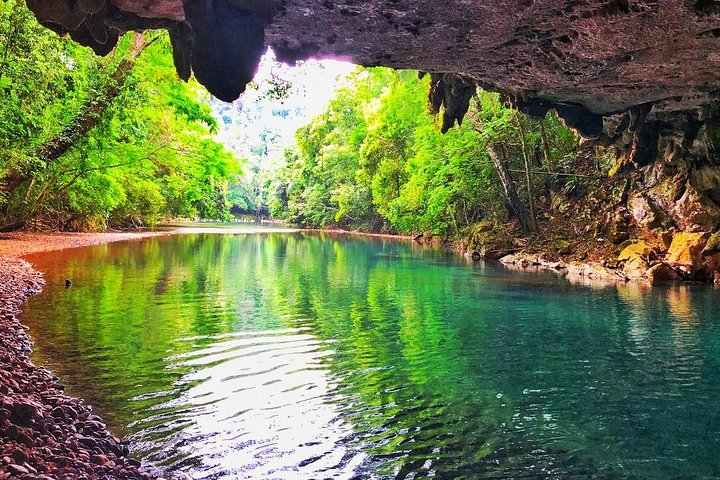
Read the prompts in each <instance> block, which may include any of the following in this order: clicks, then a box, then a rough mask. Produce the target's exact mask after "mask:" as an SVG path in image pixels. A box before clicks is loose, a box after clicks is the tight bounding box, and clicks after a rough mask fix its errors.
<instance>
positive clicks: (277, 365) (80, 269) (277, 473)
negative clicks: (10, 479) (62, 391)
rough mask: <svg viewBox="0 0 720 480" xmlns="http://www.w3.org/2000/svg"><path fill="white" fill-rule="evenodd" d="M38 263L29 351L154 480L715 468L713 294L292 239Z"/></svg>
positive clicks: (176, 241) (233, 238) (719, 419)
mask: <svg viewBox="0 0 720 480" xmlns="http://www.w3.org/2000/svg"><path fill="white" fill-rule="evenodd" d="M32 261H33V262H34V263H35V264H36V266H37V268H39V269H40V270H41V271H44V272H46V278H47V280H48V285H47V287H46V288H45V290H44V292H43V293H42V294H41V295H40V296H38V297H36V298H34V299H32V300H31V301H30V302H29V305H28V306H27V308H26V312H25V318H24V321H25V322H26V323H27V324H29V325H30V327H31V330H30V331H31V335H32V337H33V340H34V341H35V342H36V344H35V361H36V362H39V363H41V364H43V365H46V366H48V367H49V368H51V369H52V370H53V372H54V373H56V374H57V375H59V376H60V377H61V379H62V380H63V381H64V382H65V384H66V385H67V386H68V391H69V392H70V393H72V394H75V395H78V396H80V397H83V398H85V399H87V400H88V401H89V402H91V403H92V404H93V405H94V406H95V409H96V411H98V412H99V413H101V414H102V415H103V417H104V418H105V419H106V421H107V422H108V423H109V424H110V426H111V428H112V429H113V431H114V432H115V433H116V434H120V435H129V438H130V439H131V441H132V450H133V452H134V454H135V455H136V456H137V457H139V458H141V459H142V461H143V462H144V463H145V465H146V466H147V467H148V468H150V469H154V470H155V471H157V472H160V473H162V474H165V475H167V476H172V475H173V474H177V473H186V474H188V475H190V476H191V477H192V478H208V479H210V478H212V479H220V478H223V479H225V478H258V479H271V478H282V479H286V478H287V479H294V478H298V479H311V478H317V479H320V478H343V479H351V478H352V479H365V478H382V479H384V478H398V479H404V478H408V479H409V478H607V479H611V478H612V479H615V478H637V479H645V478H718V477H720V456H718V452H719V451H720V375H719V367H720V317H719V316H718V312H719V311H720V291H718V290H715V289H712V288H709V287H705V286H687V285H684V286H674V287H667V288H647V287H640V286H594V287H589V286H582V285H574V284H572V283H571V282H569V281H567V280H563V279H561V278H558V277H556V276H555V275H553V274H520V273H514V272H510V271H508V270H505V269H504V268H503V267H501V266H495V265H490V264H488V265H485V264H482V263H481V264H476V265H474V264H472V263H467V262H465V261H463V259H461V258H458V257H457V256H456V255H455V254H453V253H450V252H447V251H444V250H438V249H431V248H427V247H420V246H417V245H413V244H411V243H407V242H396V241H388V240H377V239H367V238H352V237H346V236H328V235H322V234H313V233H301V232H295V233H293V232H287V233H251V232H248V233H245V234H244V233H239V232H231V233H229V234H225V235H222V234H212V235H210V234H192V235H179V236H171V237H163V238H154V239H149V240H144V241H139V242H126V243H118V244H110V245H104V246H98V247H91V248H82V249H76V250H70V251H66V252H58V253H50V254H43V255H42V257H39V258H38V257H36V258H34V259H32ZM66 278H68V279H71V280H72V281H73V286H72V287H71V288H69V289H65V287H64V280H65V279H66Z"/></svg>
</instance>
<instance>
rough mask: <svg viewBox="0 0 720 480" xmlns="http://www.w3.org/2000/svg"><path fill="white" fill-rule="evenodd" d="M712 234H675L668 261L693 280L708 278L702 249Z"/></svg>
mask: <svg viewBox="0 0 720 480" xmlns="http://www.w3.org/2000/svg"><path fill="white" fill-rule="evenodd" d="M709 237H710V234H709V233H707V232H680V233H676V234H675V235H674V236H673V241H672V243H671V244H670V248H669V249H668V252H667V255H666V257H665V261H666V263H668V264H669V265H671V266H673V267H674V268H677V269H678V270H680V271H682V272H684V273H685V275H686V276H687V277H688V278H689V279H691V280H701V281H702V280H706V278H707V274H706V272H705V270H706V269H705V266H704V265H703V257H702V251H703V248H705V244H706V243H707V240H708V238H709Z"/></svg>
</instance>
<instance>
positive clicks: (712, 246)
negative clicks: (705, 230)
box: [702, 230, 720, 256]
mask: <svg viewBox="0 0 720 480" xmlns="http://www.w3.org/2000/svg"><path fill="white" fill-rule="evenodd" d="M716 253H720V230H718V231H717V232H715V233H713V234H712V235H711V236H710V238H708V241H707V243H706V244H705V248H703V251H702V254H703V256H709V255H715V254H716Z"/></svg>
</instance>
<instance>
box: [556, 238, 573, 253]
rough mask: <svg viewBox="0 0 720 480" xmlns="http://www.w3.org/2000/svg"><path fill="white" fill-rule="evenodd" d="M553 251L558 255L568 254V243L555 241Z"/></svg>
mask: <svg viewBox="0 0 720 480" xmlns="http://www.w3.org/2000/svg"><path fill="white" fill-rule="evenodd" d="M555 250H557V252H558V253H559V254H560V255H564V254H567V253H570V242H568V241H567V240H558V241H556V242H555Z"/></svg>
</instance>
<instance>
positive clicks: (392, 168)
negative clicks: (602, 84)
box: [268, 68, 578, 238]
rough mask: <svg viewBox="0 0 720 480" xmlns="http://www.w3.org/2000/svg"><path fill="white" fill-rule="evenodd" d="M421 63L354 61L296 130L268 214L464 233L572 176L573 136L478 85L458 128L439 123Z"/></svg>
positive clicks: (523, 212) (521, 216) (529, 209)
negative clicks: (327, 99) (358, 65)
mask: <svg viewBox="0 0 720 480" xmlns="http://www.w3.org/2000/svg"><path fill="white" fill-rule="evenodd" d="M427 82H428V79H427V78H426V79H425V80H424V81H419V80H418V76H417V72H413V71H394V70H389V69H384V68H373V69H358V70H357V71H356V72H355V73H354V74H353V75H352V76H351V77H350V78H349V79H348V81H347V84H346V86H345V87H344V88H343V89H342V90H340V91H339V92H338V94H337V96H336V97H335V98H334V99H333V100H332V101H331V103H330V105H329V107H328V108H327V110H326V111H325V112H324V113H323V114H321V115H320V116H318V117H317V118H315V119H313V120H312V122H311V123H310V124H309V125H307V126H306V127H304V128H303V129H301V130H300V131H298V133H297V136H296V138H297V148H295V149H293V150H290V151H288V152H286V155H285V156H286V162H285V165H284V167H282V168H281V169H280V171H279V172H277V174H276V175H275V176H274V179H273V180H272V182H271V183H270V184H269V188H268V190H269V192H270V195H269V198H268V201H269V204H270V205H269V207H270V211H271V213H272V214H273V215H275V216H277V217H281V218H284V219H286V220H287V221H289V222H291V223H293V224H297V225H302V226H311V227H320V228H323V227H329V226H338V227H341V228H347V229H359V230H367V231H382V232H391V233H404V234H409V233H413V234H417V233H426V234H428V233H430V234H433V235H441V236H444V237H465V238H467V237H468V236H472V235H473V232H474V231H477V230H478V229H480V230H482V229H483V228H487V225H488V224H489V223H490V224H492V225H498V224H504V223H508V222H510V223H512V222H515V223H516V224H517V225H518V226H519V227H520V229H522V230H524V231H525V232H526V233H531V232H533V231H534V230H535V229H536V228H537V225H536V222H535V217H536V215H537V212H536V208H535V203H536V201H537V199H538V198H541V197H543V196H544V195H547V194H548V192H550V191H551V190H553V189H555V188H559V187H563V186H564V185H565V184H566V183H567V182H568V181H572V179H573V176H572V175H571V174H570V173H567V172H569V171H571V170H572V165H573V162H574V161H575V160H576V158H577V156H578V139H577V137H576V136H575V134H574V133H573V132H572V131H571V130H569V129H568V128H566V127H565V126H564V125H563V124H562V123H561V122H560V121H559V120H558V119H557V117H555V116H552V115H549V116H548V117H547V118H546V119H544V120H542V121H539V120H534V119H530V118H528V117H527V116H525V115H522V114H520V113H518V112H517V111H515V110H513V109H511V108H509V107H508V106H506V105H505V104H504V103H503V102H502V101H501V99H500V97H499V96H498V95H496V94H491V93H487V92H484V91H481V90H478V92H477V94H476V95H475V98H474V99H473V102H472V106H471V109H470V112H469V113H468V115H467V117H466V119H465V121H464V122H463V124H462V125H461V126H459V127H455V128H453V129H451V130H450V131H449V132H448V133H446V134H441V133H440V126H439V124H438V119H437V116H436V115H434V114H433V113H432V112H430V111H429V110H428V98H427V96H428V88H429V85H428V83H427Z"/></svg>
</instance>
